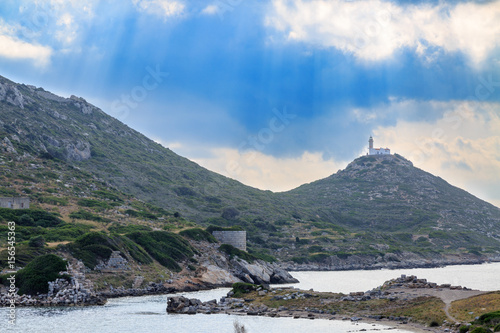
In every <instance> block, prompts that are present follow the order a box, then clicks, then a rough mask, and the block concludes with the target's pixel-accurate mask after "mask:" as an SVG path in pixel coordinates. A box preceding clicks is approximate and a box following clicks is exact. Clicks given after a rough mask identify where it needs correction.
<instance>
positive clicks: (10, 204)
mask: <svg viewBox="0 0 500 333" xmlns="http://www.w3.org/2000/svg"><path fill="white" fill-rule="evenodd" d="M0 207H2V208H11V209H29V208H30V198H0Z"/></svg>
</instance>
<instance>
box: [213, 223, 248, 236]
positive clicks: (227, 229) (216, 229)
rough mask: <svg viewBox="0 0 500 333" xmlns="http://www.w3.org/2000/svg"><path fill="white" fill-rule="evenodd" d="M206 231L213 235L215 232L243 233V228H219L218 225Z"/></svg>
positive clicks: (236, 226)
mask: <svg viewBox="0 0 500 333" xmlns="http://www.w3.org/2000/svg"><path fill="white" fill-rule="evenodd" d="M205 230H206V231H207V232H208V233H210V234H211V233H212V232H214V231H243V228H242V227H240V226H238V225H235V226H232V227H227V228H224V227H219V226H217V225H209V226H208V227H207V229H205Z"/></svg>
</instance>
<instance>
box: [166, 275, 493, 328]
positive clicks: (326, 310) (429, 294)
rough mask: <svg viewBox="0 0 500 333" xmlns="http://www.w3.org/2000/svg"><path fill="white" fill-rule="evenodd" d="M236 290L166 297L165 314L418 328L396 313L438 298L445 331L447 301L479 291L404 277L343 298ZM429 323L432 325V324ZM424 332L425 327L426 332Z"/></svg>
mask: <svg viewBox="0 0 500 333" xmlns="http://www.w3.org/2000/svg"><path fill="white" fill-rule="evenodd" d="M247 288H249V287H248V286H247ZM237 289H238V288H237V287H235V288H234V289H233V290H232V291H230V292H229V293H228V295H227V296H226V297H222V298H221V299H220V300H218V301H217V300H215V299H214V300H211V301H208V302H201V301H200V300H199V299H189V298H186V297H183V296H173V297H168V300H167V308H166V311H167V312H168V313H176V314H198V313H202V314H216V313H224V314H229V315H249V316H267V317H293V318H307V319H328V320H351V321H359V320H363V321H369V322H373V321H386V322H389V323H391V324H399V325H406V324H410V325H413V326H414V327H420V328H422V327H423V326H422V325H429V323H423V319H422V318H420V317H419V316H418V315H417V316H416V317H411V316H404V315H398V314H397V313H401V312H404V311H402V309H405V310H407V308H408V306H411V305H413V304H417V303H419V304H420V303H422V302H424V303H425V302H427V301H428V302H430V303H429V304H432V302H434V299H439V298H440V299H442V300H443V302H444V303H445V304H446V308H443V310H444V311H446V315H445V313H444V312H443V316H448V317H447V319H445V320H443V322H442V323H438V324H439V325H441V324H446V325H447V329H448V331H450V330H452V331H453V330H455V329H458V327H459V326H460V325H462V324H461V323H458V322H456V320H454V318H452V317H450V316H449V313H448V311H447V308H448V305H449V304H450V303H451V301H453V300H458V299H464V298H468V297H472V296H477V295H481V294H482V293H484V292H481V291H474V290H470V289H468V288H466V287H462V286H452V285H449V284H441V285H438V284H436V283H432V282H428V281H427V280H426V279H419V278H417V277H416V276H405V275H402V276H401V277H399V278H397V279H393V280H390V281H387V282H385V283H384V284H383V285H382V286H380V287H377V288H374V289H372V290H369V291H366V292H352V293H350V294H348V295H344V294H333V293H319V292H314V291H313V290H310V291H304V290H298V289H294V288H274V289H269V288H268V287H266V286H253V288H250V289H249V290H248V293H244V294H241V290H240V291H238V290H237ZM235 293H239V294H240V295H238V296H239V297H235ZM382 304H383V305H382ZM443 310H441V311H443ZM428 311H429V312H432V311H434V309H432V308H429V309H428ZM431 317H432V313H431ZM436 318H438V317H436ZM444 318H446V317H444ZM436 323H437V322H436ZM431 324H432V325H434V323H431ZM432 325H431V326H432ZM439 325H438V326H439ZM426 330H429V329H428V328H426Z"/></svg>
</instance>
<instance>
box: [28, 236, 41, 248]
mask: <svg viewBox="0 0 500 333" xmlns="http://www.w3.org/2000/svg"><path fill="white" fill-rule="evenodd" d="M28 245H29V246H30V247H44V246H45V239H44V238H43V236H42V235H40V236H35V237H33V238H31V239H30V241H29V243H28Z"/></svg>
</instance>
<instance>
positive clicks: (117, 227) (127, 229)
mask: <svg viewBox="0 0 500 333" xmlns="http://www.w3.org/2000/svg"><path fill="white" fill-rule="evenodd" d="M108 230H109V231H110V232H116V233H117V234H127V233H131V232H136V231H153V229H151V228H150V227H148V226H145V225H135V224H128V225H122V224H118V223H114V224H113V225H112V226H111V227H109V228H108Z"/></svg>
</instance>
